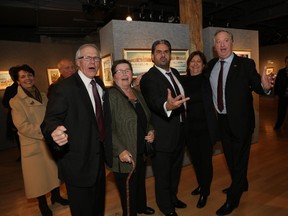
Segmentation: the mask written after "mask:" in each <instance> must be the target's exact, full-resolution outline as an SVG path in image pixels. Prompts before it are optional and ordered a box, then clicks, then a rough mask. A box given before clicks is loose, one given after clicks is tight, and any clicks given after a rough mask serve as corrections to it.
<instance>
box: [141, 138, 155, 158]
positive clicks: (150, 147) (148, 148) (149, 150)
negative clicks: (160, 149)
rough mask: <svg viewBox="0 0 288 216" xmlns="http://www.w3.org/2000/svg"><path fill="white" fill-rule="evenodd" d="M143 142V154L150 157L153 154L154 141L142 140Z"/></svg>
mask: <svg viewBox="0 0 288 216" xmlns="http://www.w3.org/2000/svg"><path fill="white" fill-rule="evenodd" d="M144 144H145V155H146V156H147V157H152V156H154V155H155V148H154V143H150V142H147V141H146V140H145V141H144Z"/></svg>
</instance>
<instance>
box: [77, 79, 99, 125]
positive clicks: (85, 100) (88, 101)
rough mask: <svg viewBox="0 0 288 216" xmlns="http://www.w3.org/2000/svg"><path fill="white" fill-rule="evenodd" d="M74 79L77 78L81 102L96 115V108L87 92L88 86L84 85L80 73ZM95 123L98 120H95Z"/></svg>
mask: <svg viewBox="0 0 288 216" xmlns="http://www.w3.org/2000/svg"><path fill="white" fill-rule="evenodd" d="M74 77H75V82H76V86H77V88H78V91H79V94H80V98H79V100H81V101H82V102H83V104H84V107H87V109H88V111H89V112H92V113H93V115H95V112H94V108H93V105H92V102H91V99H90V97H89V94H88V92H87V89H86V86H85V85H84V83H83V81H82V79H81V78H80V76H79V74H78V73H75V76H74ZM95 121H96V118H95Z"/></svg>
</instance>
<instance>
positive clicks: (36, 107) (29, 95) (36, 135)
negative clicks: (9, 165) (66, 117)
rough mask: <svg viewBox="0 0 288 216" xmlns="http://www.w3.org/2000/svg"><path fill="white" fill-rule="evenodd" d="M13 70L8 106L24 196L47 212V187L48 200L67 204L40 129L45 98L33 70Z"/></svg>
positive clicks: (20, 68) (50, 212) (45, 102)
mask: <svg viewBox="0 0 288 216" xmlns="http://www.w3.org/2000/svg"><path fill="white" fill-rule="evenodd" d="M15 74H16V76H15V79H16V81H17V82H18V85H19V86H18V90H17V94H16V95H15V97H14V98H12V99H11V100H10V106H11V108H12V119H13V122H14V125H15V127H16V128H17V130H18V135H19V138H20V146H21V162H22V163H21V164H22V173H23V179H24V187H25V193H26V197H27V199H30V198H37V199H38V204H39V208H40V211H41V214H42V215H43V216H51V215H52V211H51V209H50V208H49V207H48V205H47V200H46V197H45V194H47V193H48V192H50V191H51V202H52V204H53V203H54V202H58V203H60V204H62V205H68V200H66V199H63V198H62V197H61V196H60V190H59V186H60V180H59V179H58V171H57V166H56V163H55V161H54V160H53V158H52V156H51V154H50V151H49V149H48V147H47V145H46V143H45V141H44V137H43V135H42V132H41V129H40V124H41V123H42V121H43V118H44V114H45V111H46V104H47V101H48V99H47V97H46V94H44V93H42V92H40V91H39V90H38V88H37V87H36V86H35V85H34V76H35V72H34V70H33V69H32V68H31V67H30V66H28V65H26V64H24V65H21V66H17V67H16V68H15Z"/></svg>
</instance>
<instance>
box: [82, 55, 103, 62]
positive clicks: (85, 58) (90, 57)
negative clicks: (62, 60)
mask: <svg viewBox="0 0 288 216" xmlns="http://www.w3.org/2000/svg"><path fill="white" fill-rule="evenodd" d="M78 59H83V60H84V61H91V60H93V61H95V62H100V61H101V58H99V57H98V56H94V57H92V56H81V57H79V58H78Z"/></svg>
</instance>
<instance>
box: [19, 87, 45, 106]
mask: <svg viewBox="0 0 288 216" xmlns="http://www.w3.org/2000/svg"><path fill="white" fill-rule="evenodd" d="M21 88H22V89H23V91H24V92H25V93H26V94H27V96H28V97H31V98H33V99H35V100H37V101H39V102H40V103H42V97H41V94H40V91H39V90H38V88H37V87H36V86H33V87H32V89H31V90H28V89H25V88H23V87H22V86H21Z"/></svg>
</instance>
